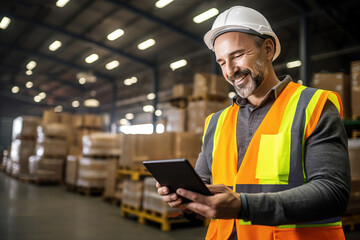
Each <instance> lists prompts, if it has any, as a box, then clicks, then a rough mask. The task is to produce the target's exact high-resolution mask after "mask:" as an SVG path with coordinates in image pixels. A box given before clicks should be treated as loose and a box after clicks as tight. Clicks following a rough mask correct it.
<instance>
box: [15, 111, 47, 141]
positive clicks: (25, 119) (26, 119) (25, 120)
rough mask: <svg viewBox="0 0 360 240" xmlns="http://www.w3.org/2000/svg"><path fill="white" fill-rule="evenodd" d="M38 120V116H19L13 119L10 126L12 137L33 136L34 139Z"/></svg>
mask: <svg viewBox="0 0 360 240" xmlns="http://www.w3.org/2000/svg"><path fill="white" fill-rule="evenodd" d="M39 122H40V118H39V117H33V116H20V117H17V118H15V119H14V121H13V126H12V137H13V139H16V138H33V139H35V138H36V136H37V134H36V127H37V125H38V124H39Z"/></svg>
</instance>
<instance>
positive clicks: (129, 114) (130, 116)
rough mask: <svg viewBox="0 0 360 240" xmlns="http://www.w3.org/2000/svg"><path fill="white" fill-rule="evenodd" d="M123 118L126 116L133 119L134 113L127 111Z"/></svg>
mask: <svg viewBox="0 0 360 240" xmlns="http://www.w3.org/2000/svg"><path fill="white" fill-rule="evenodd" d="M125 118H126V119H127V120H132V119H134V114H133V113H127V114H126V115H125Z"/></svg>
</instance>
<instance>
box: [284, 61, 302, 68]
mask: <svg viewBox="0 0 360 240" xmlns="http://www.w3.org/2000/svg"><path fill="white" fill-rule="evenodd" d="M300 66H301V61H300V60H296V61H292V62H288V63H286V67H287V68H296V67H300Z"/></svg>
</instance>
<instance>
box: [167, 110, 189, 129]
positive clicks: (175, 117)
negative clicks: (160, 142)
mask: <svg viewBox="0 0 360 240" xmlns="http://www.w3.org/2000/svg"><path fill="white" fill-rule="evenodd" d="M186 114H187V113H186V109H180V108H170V109H169V110H168V111H167V115H166V116H167V122H166V131H167V132H185V131H186Z"/></svg>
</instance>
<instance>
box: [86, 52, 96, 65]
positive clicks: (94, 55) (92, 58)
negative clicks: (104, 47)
mask: <svg viewBox="0 0 360 240" xmlns="http://www.w3.org/2000/svg"><path fill="white" fill-rule="evenodd" d="M98 59H99V55H97V54H96V53H93V54H91V55H90V56H88V57H87V58H85V62H86V63H89V64H90V63H93V62H95V61H96V60H98Z"/></svg>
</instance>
